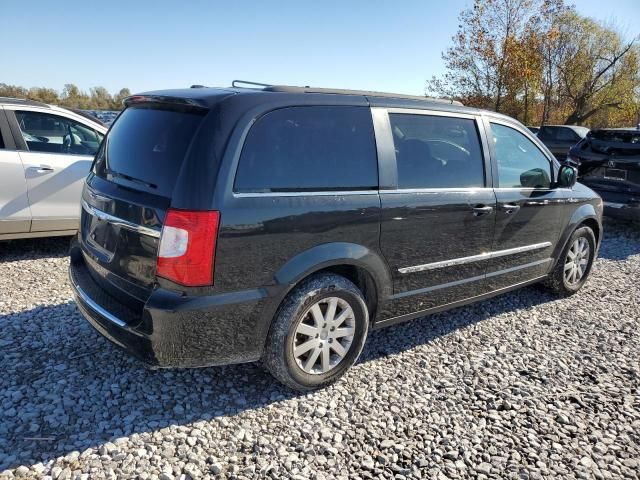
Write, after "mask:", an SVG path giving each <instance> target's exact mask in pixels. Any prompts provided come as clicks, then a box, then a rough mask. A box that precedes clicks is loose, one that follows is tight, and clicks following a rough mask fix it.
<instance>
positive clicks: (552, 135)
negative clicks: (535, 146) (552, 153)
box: [538, 127, 556, 140]
mask: <svg viewBox="0 0 640 480" xmlns="http://www.w3.org/2000/svg"><path fill="white" fill-rule="evenodd" d="M538 138H540V139H542V140H555V139H556V129H555V128H554V127H542V128H541V129H540V132H538Z"/></svg>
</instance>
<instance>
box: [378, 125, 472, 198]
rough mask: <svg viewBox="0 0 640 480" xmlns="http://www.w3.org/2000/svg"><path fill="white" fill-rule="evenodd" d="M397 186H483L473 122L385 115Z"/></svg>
mask: <svg viewBox="0 0 640 480" xmlns="http://www.w3.org/2000/svg"><path fill="white" fill-rule="evenodd" d="M389 120H390V122H391V130H392V132H393V141H394V144H395V150H396V162H397V165H398V188H465V187H467V188H468V187H484V159H483V156H482V149H481V147H480V139H479V137H478V131H477V129H476V125H475V121H474V120H471V119H466V118H454V117H443V116H436V115H413V114H404V113H392V114H389Z"/></svg>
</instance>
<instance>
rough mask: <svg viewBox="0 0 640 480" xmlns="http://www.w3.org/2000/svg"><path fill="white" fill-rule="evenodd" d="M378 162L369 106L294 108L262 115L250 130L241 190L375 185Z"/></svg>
mask: <svg viewBox="0 0 640 480" xmlns="http://www.w3.org/2000/svg"><path fill="white" fill-rule="evenodd" d="M377 186H378V167H377V157H376V150H375V142H374V135H373V124H372V121H371V113H370V111H369V109H368V108H366V107H324V106H314V107H291V108H283V109H280V110H275V111H273V112H270V113H267V114H266V115H264V116H262V117H261V118H260V119H258V121H257V122H256V123H255V125H254V126H253V127H251V130H250V131H249V134H248V135H247V138H246V141H245V144H244V147H243V149H242V155H241V157H240V164H239V165H238V171H237V174H236V180H235V189H236V191H239V192H269V191H275V192H277V191H296V190H299V191H305V190H306V191H312V190H354V189H371V188H377Z"/></svg>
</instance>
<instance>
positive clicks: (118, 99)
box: [113, 88, 131, 110]
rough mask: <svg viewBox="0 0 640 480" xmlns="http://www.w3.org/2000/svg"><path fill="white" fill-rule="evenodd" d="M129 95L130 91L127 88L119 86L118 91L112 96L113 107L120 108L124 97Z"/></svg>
mask: <svg viewBox="0 0 640 480" xmlns="http://www.w3.org/2000/svg"><path fill="white" fill-rule="evenodd" d="M130 96H131V91H130V90H129V89H128V88H121V89H120V91H119V92H118V93H117V94H115V95H114V96H113V109H114V110H120V109H121V108H122V105H123V103H122V102H124V99H125V98H127V97H130Z"/></svg>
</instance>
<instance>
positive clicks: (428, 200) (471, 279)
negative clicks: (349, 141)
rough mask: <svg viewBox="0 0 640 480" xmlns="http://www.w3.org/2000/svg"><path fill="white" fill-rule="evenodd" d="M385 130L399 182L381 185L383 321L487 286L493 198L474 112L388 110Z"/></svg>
mask: <svg viewBox="0 0 640 480" xmlns="http://www.w3.org/2000/svg"><path fill="white" fill-rule="evenodd" d="M375 115H376V112H375V111H374V116H375ZM378 116H379V114H378ZM385 119H386V118H385ZM378 120H380V119H378ZM388 128H389V129H390V131H391V132H392V137H393V151H392V155H394V156H395V165H397V188H395V189H381V190H380V197H381V202H382V219H381V220H382V221H381V248H382V251H383V253H384V255H385V258H386V259H387V261H388V263H389V266H390V268H391V270H392V272H393V276H394V297H393V299H392V301H391V302H389V303H388V304H387V306H386V307H385V308H386V311H383V312H382V318H381V319H383V320H384V319H391V318H393V317H398V316H401V315H407V314H411V313H414V312H417V311H423V310H428V309H431V308H435V307H439V306H442V305H446V304H450V303H453V302H456V301H459V300H462V299H466V298H469V297H472V296H475V295H480V294H482V293H484V292H486V285H485V280H484V274H485V270H486V265H487V262H486V257H485V254H486V253H487V252H488V251H489V249H490V247H491V242H492V239H493V229H494V223H495V203H496V201H495V195H494V193H493V190H492V188H491V186H490V182H491V180H490V175H485V169H486V168H485V167H486V166H487V165H488V156H485V150H483V148H482V146H481V145H482V141H481V136H480V131H481V129H482V128H483V127H482V124H480V123H478V121H477V120H476V118H474V117H473V116H471V115H463V114H451V113H446V114H445V113H442V112H426V111H420V110H403V109H390V110H388ZM376 129H377V130H376V134H377V135H378V130H381V122H380V121H377V122H376ZM379 143H384V142H379ZM379 153H381V154H384V153H383V152H379Z"/></svg>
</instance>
